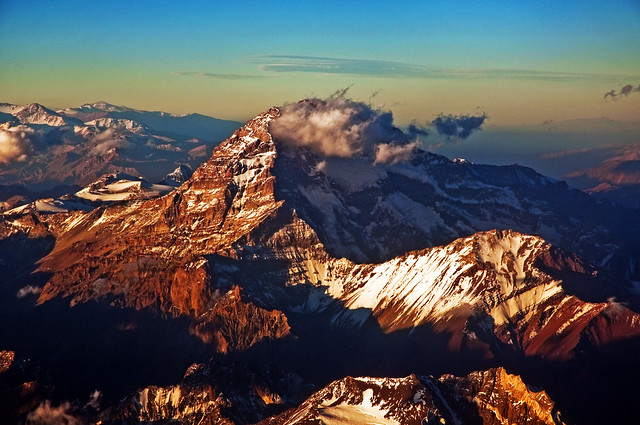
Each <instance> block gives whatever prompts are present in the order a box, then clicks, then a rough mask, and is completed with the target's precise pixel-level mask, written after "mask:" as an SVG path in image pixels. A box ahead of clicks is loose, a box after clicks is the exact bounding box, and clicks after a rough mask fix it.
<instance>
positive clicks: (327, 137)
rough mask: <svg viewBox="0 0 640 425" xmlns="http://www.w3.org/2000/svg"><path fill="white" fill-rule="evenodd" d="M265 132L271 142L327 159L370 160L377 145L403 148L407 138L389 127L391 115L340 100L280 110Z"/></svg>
mask: <svg viewBox="0 0 640 425" xmlns="http://www.w3.org/2000/svg"><path fill="white" fill-rule="evenodd" d="M280 113H281V116H280V117H278V118H277V119H275V120H274V121H272V122H271V125H270V127H269V130H270V132H271V134H272V135H273V137H274V138H275V140H277V141H279V142H281V143H284V144H288V145H291V146H306V147H308V148H310V149H311V150H313V151H314V152H316V153H319V154H322V155H325V156H328V157H342V158H349V157H354V156H363V157H373V156H374V155H375V153H376V150H377V148H376V146H377V145H379V144H390V143H391V144H394V145H403V144H406V143H407V142H409V141H410V137H409V136H408V135H406V134H405V133H403V131H402V130H400V129H399V128H397V127H395V126H394V125H393V116H392V114H391V112H384V111H379V110H375V109H373V108H372V107H371V106H370V105H367V104H365V103H362V102H356V101H353V100H351V99H348V98H346V97H345V96H344V92H341V93H337V94H335V95H333V96H330V97H329V98H328V99H326V100H322V99H309V100H303V101H301V102H298V103H293V104H287V105H284V106H282V107H281V108H280Z"/></svg>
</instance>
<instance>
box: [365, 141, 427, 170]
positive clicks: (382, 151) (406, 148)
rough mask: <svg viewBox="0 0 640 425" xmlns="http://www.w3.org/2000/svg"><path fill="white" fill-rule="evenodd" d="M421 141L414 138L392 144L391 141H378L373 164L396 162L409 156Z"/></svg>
mask: <svg viewBox="0 0 640 425" xmlns="http://www.w3.org/2000/svg"><path fill="white" fill-rule="evenodd" d="M421 147H422V143H421V142H420V141H419V140H416V141H414V142H411V143H407V144H404V145H394V144H393V143H380V144H379V145H378V146H376V156H375V159H374V160H373V164H374V165H376V164H392V165H393V164H396V163H398V162H404V161H407V160H409V159H410V158H411V156H412V155H413V152H414V151H415V150H416V149H420V148H421Z"/></svg>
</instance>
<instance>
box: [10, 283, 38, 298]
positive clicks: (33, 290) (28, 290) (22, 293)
mask: <svg viewBox="0 0 640 425" xmlns="http://www.w3.org/2000/svg"><path fill="white" fill-rule="evenodd" d="M40 292H42V288H41V287H39V286H32V285H27V286H25V287H24V288H20V290H19V291H18V293H17V294H16V297H18V298H24V297H26V296H27V295H38V294H40Z"/></svg>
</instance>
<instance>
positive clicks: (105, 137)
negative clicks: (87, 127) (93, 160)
mask: <svg viewBox="0 0 640 425" xmlns="http://www.w3.org/2000/svg"><path fill="white" fill-rule="evenodd" d="M91 143H93V144H95V146H94V147H93V148H92V149H91V152H90V155H105V154H107V153H108V152H109V151H110V150H111V149H115V148H127V147H129V142H127V140H126V139H124V138H123V137H122V136H121V135H119V134H117V133H116V131H115V130H114V129H113V128H108V129H106V130H105V131H102V132H100V133H98V134H96V135H95V136H94V137H93V139H91Z"/></svg>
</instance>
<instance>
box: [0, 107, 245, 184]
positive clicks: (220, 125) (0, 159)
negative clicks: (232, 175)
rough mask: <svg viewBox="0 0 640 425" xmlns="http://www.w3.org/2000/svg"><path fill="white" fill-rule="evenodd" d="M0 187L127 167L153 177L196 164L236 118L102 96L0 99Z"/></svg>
mask: <svg viewBox="0 0 640 425" xmlns="http://www.w3.org/2000/svg"><path fill="white" fill-rule="evenodd" d="M0 113H1V114H2V115H0V137H3V139H4V140H5V143H6V145H5V146H6V148H5V149H3V150H2V151H0V164H2V163H4V165H3V166H2V168H0V185H16V184H20V185H28V186H29V188H30V189H31V190H37V191H46V190H50V189H52V188H54V187H55V186H58V185H61V184H66V185H78V186H85V185H87V184H89V183H91V182H93V181H95V180H96V179H98V178H99V177H101V176H102V175H103V174H108V173H116V172H124V173H127V174H130V175H134V176H143V177H144V178H145V179H147V180H148V181H151V182H154V183H157V182H159V181H160V180H161V179H162V178H164V177H165V176H166V175H167V174H168V173H170V172H171V171H172V170H174V169H175V168H176V167H177V166H179V165H181V164H186V165H189V166H190V167H191V168H195V167H197V166H198V165H199V164H200V163H201V162H202V161H204V160H206V158H208V157H209V155H210V154H211V150H212V148H213V146H215V145H216V144H217V143H218V142H219V141H220V140H222V139H224V138H225V137H227V136H228V135H229V134H231V133H232V132H233V130H234V129H235V128H237V126H238V125H239V123H236V122H233V121H224V120H219V119H215V118H211V117H207V116H204V115H199V114H189V115H172V114H168V113H165V112H148V111H139V110H135V109H131V108H126V107H122V106H114V105H110V104H108V103H105V102H98V103H95V104H86V105H82V106H80V107H78V108H68V109H64V110H61V111H57V112H56V111H52V110H50V109H47V108H45V107H44V106H42V105H39V104H36V103H34V104H30V105H23V106H18V105H10V104H6V103H5V104H0Z"/></svg>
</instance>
